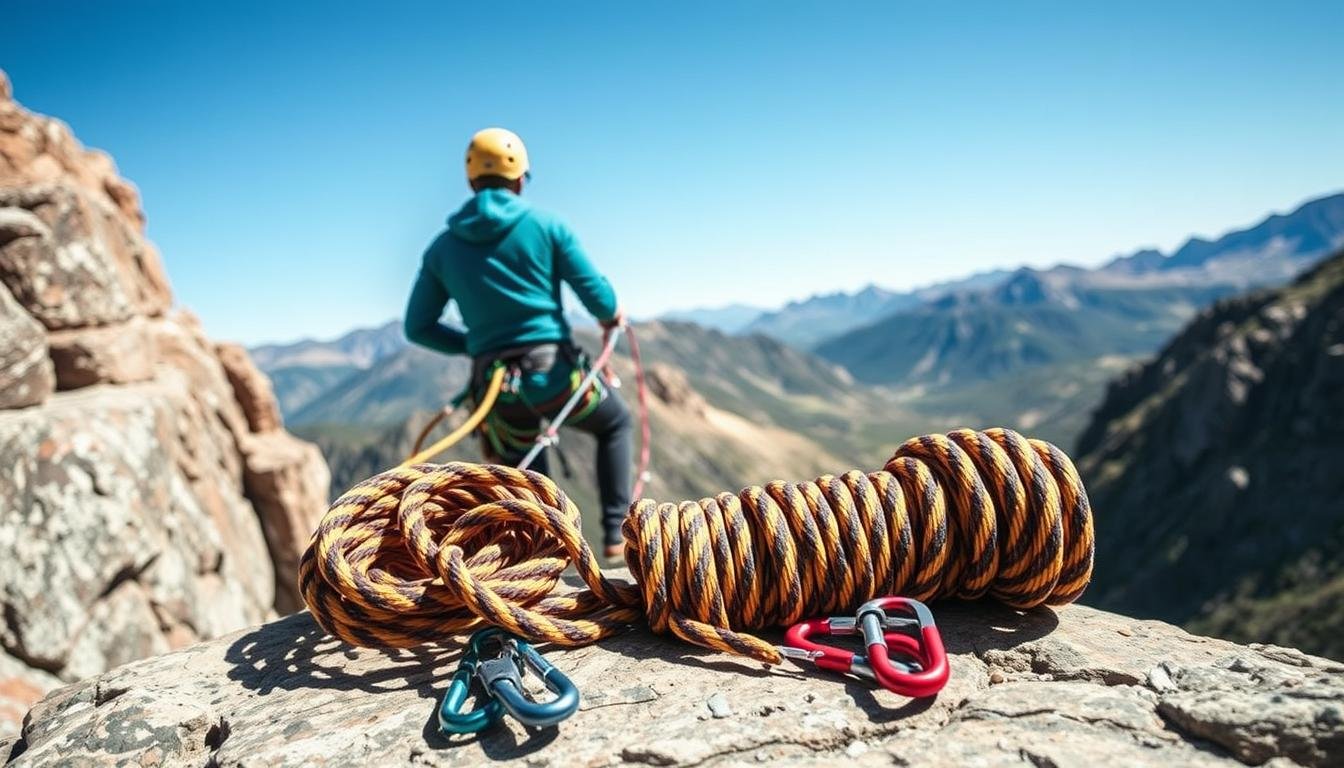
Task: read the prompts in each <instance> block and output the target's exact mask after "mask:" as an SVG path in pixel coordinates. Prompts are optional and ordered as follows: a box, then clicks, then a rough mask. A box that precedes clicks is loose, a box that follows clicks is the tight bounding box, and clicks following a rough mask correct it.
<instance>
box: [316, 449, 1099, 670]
mask: <svg viewBox="0 0 1344 768" xmlns="http://www.w3.org/2000/svg"><path fill="white" fill-rule="evenodd" d="M623 533H624V537H625V560H626V563H627V565H628V566H629V567H630V571H631V573H632V574H633V576H634V579H635V584H625V583H617V582H613V581H611V580H609V579H607V578H606V577H605V576H603V574H602V571H601V569H600V567H599V566H598V562H597V558H596V557H595V556H594V554H593V552H592V550H591V549H589V547H588V545H587V543H585V542H584V540H583V536H582V535H581V533H580V514H579V510H578V508H577V507H575V505H574V504H573V502H571V501H570V500H569V498H568V497H567V496H566V495H565V494H564V492H563V491H561V490H560V489H559V488H557V487H556V485H555V484H554V483H552V482H551V481H550V480H548V479H547V478H546V477H544V476H542V475H540V474H537V473H535V472H527V471H520V470H516V469H512V468H509V467H502V466H494V465H478V464H467V463H452V464H444V465H431V464H418V465H414V466H403V467H398V468H397V469H393V470H390V471H387V472H384V473H382V474H379V475H376V476H374V477H371V478H369V479H368V480H365V481H364V482H362V483H360V484H358V485H356V486H355V487H354V488H352V489H350V490H349V491H348V492H347V493H346V494H345V495H343V496H341V498H340V499H338V500H337V501H336V503H335V504H333V505H332V507H331V509H330V510H329V511H328V512H327V514H326V516H325V517H324V518H323V520H322V522H321V524H320V525H319V527H318V530H317V532H316V533H315V534H314V536H313V540H312V542H311V543H310V545H309V547H308V550H307V552H305V553H304V557H303V559H302V561H301V563H300V567H299V587H300V590H301V591H302V594H303V596H304V600H305V602H306V603H307V604H308V607H309V609H310V610H311V611H312V613H313V615H314V617H315V618H316V619H317V621H318V622H319V623H320V624H321V625H322V627H323V628H324V629H325V630H327V631H328V632H330V633H331V634H333V635H335V636H337V637H339V638H341V639H342V640H345V641H347V642H350V643H353V644H356V645H366V646H391V647H406V646H412V645H419V644H421V643H432V642H443V641H445V640H446V639H447V638H449V637H450V636H452V635H456V634H460V633H463V632H466V631H468V630H470V629H472V628H473V627H476V626H478V625H480V624H482V623H487V624H493V625H496V626H500V627H503V628H505V629H507V630H508V631H510V632H513V633H515V634H518V635H520V636H522V637H524V638H525V639H527V640H530V641H534V642H552V643H556V644H559V645H567V646H574V645H585V644H588V643H592V642H594V641H597V640H600V639H602V638H604V637H607V636H610V635H611V634H613V633H615V632H617V631H619V630H620V629H622V628H623V627H624V626H626V625H628V624H631V623H634V622H637V621H640V620H641V619H643V620H645V621H647V622H648V624H649V626H650V627H651V628H652V629H653V630H654V631H655V632H660V633H661V632H669V631H670V632H671V633H672V634H674V635H676V636H677V637H679V638H681V639H683V640H686V641H688V642H691V643H695V644H697V645H701V646H704V647H707V648H713V649H716V650H720V651H725V652H731V653H737V654H742V655H745V656H749V657H751V658H754V659H758V660H760V661H763V662H766V663H772V664H773V663H779V661H780V655H779V652H778V651H777V650H776V649H775V647H774V646H772V645H771V644H769V643H766V642H765V641H763V640H760V639H759V638H757V637H755V636H753V635H751V634H749V633H750V632H752V631H754V630H759V629H763V628H766V627H771V626H781V625H787V624H792V623H794V622H796V621H798V620H800V619H802V618H805V617H808V616H813V615H823V614H828V613H840V612H848V611H851V610H853V609H854V608H855V607H856V606H858V605H859V604H860V603H861V602H863V601H864V600H867V599H869V598H871V597H874V596H878V595H886V594H901V595H906V596H909V597H914V598H917V599H919V600H931V599H935V598H939V597H958V598H966V599H973V598H978V597H981V596H984V595H990V596H992V597H994V598H996V599H998V600H1001V601H1003V602H1005V603H1007V604H1009V605H1011V606H1014V607H1017V608H1030V607H1033V606H1037V605H1041V604H1045V603H1049V604H1060V603H1067V602H1070V601H1072V600H1074V599H1076V598H1077V597H1078V596H1079V595H1081V594H1082V592H1083V590H1084V588H1085V587H1086V586H1087V583H1088V580H1089V579H1090V578H1091V573H1092V551H1093V534H1092V514H1091V510H1090V508H1089V506H1088V501H1087V495H1086V492H1085V491H1084V489H1083V485H1082V482H1081V481H1080V480H1079V478H1078V473H1077V470H1075V469H1074V466H1073V463H1072V462H1071V461H1070V460H1069V458H1068V457H1067V456H1066V455H1065V454H1064V453H1063V452H1062V451H1060V450H1059V449H1058V448H1056V447H1054V446H1053V445H1051V444H1049V443H1046V442H1043V441H1040V440H1028V439H1027V438H1025V437H1023V436H1021V435H1019V434H1018V433H1016V432H1013V431H1010V430H1006V429H990V430H986V431H984V432H975V431H971V430H957V431H954V432H950V433H948V434H946V435H926V436H923V437H916V438H913V439H911V440H909V441H907V442H906V443H905V444H903V445H902V446H901V447H900V448H899V449H898V450H897V451H896V453H895V455H894V456H893V457H892V458H891V460H890V461H888V462H887V464H886V466H885V467H884V468H883V469H882V470H880V471H877V472H872V473H867V474H865V473H863V472H859V471H851V472H847V473H845V474H843V475H840V476H823V477H820V478H817V479H816V480H815V481H812V482H802V483H784V482H776V483H770V484H768V485H766V486H752V487H749V488H745V489H743V490H742V491H740V492H739V493H737V494H735V495H734V494H729V493H721V494H719V495H717V496H716V497H714V498H712V499H701V500H700V501H698V502H692V501H686V502H682V503H680V504H667V503H664V504H660V503H657V502H654V501H650V500H647V499H644V500H640V501H637V502H635V503H634V504H632V505H631V507H630V512H629V515H628V516H627V518H626V521H625V524H624V528H623ZM571 563H572V564H573V565H574V566H575V568H576V569H577V571H578V574H579V576H580V577H581V578H582V580H583V582H584V583H585V584H586V585H587V589H586V590H580V591H578V592H570V593H567V594H554V590H555V587H556V584H557V582H558V580H559V578H560V574H561V573H562V572H563V571H564V569H565V568H566V566H568V565H569V564H571Z"/></svg>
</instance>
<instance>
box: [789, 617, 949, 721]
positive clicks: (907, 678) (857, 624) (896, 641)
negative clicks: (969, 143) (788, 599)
mask: <svg viewBox="0 0 1344 768" xmlns="http://www.w3.org/2000/svg"><path fill="white" fill-rule="evenodd" d="M891 610H901V611H902V612H908V613H909V614H910V615H909V616H889V615H888V614H887V612H888V611H891ZM907 630H909V631H911V632H912V633H913V634H905V632H906V631H907ZM812 635H832V636H837V635H862V636H863V641H864V645H865V646H866V648H867V649H868V653H867V655H862V654H857V653H854V652H852V651H847V650H844V649H842V648H835V647H833V646H829V645H822V644H820V643H816V642H813V641H812V640H811V639H810V637H811V636H812ZM784 637H785V641H786V642H787V643H788V645H784V646H781V647H780V648H779V651H780V653H781V654H783V655H784V656H785V657H786V658H790V659H799V660H807V661H811V662H812V663H814V664H816V665H817V667H818V668H820V669H827V670H831V671H833V672H840V673H847V674H853V675H857V676H859V677H865V678H867V679H869V680H873V681H875V682H877V683H878V684H879V685H881V686H882V687H883V688H886V689H887V690H889V691H892V692H893V693H899V694H901V695H902V696H910V697H912V698H923V697H926V696H933V695H935V694H937V693H938V692H939V691H941V690H942V689H943V686H945V685H947V678H948V674H949V672H948V666H947V654H946V652H945V651H944V649H943V640H942V637H941V636H940V635H939V634H938V627H937V626H936V625H935V624H934V622H933V614H932V613H931V612H930V611H929V609H928V607H927V606H926V605H924V604H923V603H921V602H920V601H918V600H911V599H909V598H905V597H879V598H876V599H874V600H869V601H868V602H866V603H864V604H863V605H861V606H859V610H858V612H857V613H856V614H855V615H854V616H839V617H831V618H822V619H810V620H808V621H801V622H799V623H797V624H794V625H793V626H792V627H789V631H788V632H787V633H785V635H784ZM893 648H894V649H895V650H896V652H897V654H898V658H892V656H891V650H892V649H893Z"/></svg>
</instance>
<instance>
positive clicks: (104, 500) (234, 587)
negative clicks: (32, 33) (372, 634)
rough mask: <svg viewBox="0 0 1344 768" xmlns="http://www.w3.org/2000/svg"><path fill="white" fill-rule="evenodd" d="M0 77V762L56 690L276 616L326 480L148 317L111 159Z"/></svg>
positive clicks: (152, 310) (241, 360) (143, 252)
mask: <svg viewBox="0 0 1344 768" xmlns="http://www.w3.org/2000/svg"><path fill="white" fill-rule="evenodd" d="M0 81H3V84H4V85H3V88H0V91H3V93H0V464H3V466H4V467H5V471H4V472H0V500H3V504H0V552H3V553H4V554H3V555H2V556H0V616H3V621H0V750H3V740H4V739H6V738H9V737H10V734H12V733H14V732H15V731H16V730H17V726H18V722H17V718H18V717H20V716H21V712H22V710H23V709H25V708H26V707H27V706H28V704H29V703H31V701H32V699H34V698H36V697H37V696H39V695H41V694H44V693H46V692H47V691H49V690H51V689H52V688H53V687H55V686H56V685H57V684H59V682H60V681H66V682H69V681H74V680H77V679H79V678H83V677H87V676H90V675H95V674H98V673H100V672H102V671H104V670H106V669H109V668H111V667H115V666H117V665H120V664H123V663H125V662H127V661H131V660H133V659H138V658H141V657H144V656H150V655H155V654H160V653H163V652H166V651H170V650H173V649H177V648H182V647H185V646H188V645H191V644H192V643H195V642H197V641H199V640H202V639H205V638H211V637H218V636H219V635H221V634H224V633H226V632H230V631H233V630H236V629H238V628H239V627H244V626H247V625H249V624H254V623H257V622H260V621H263V620H265V619H267V618H270V617H272V616H274V615H275V610H276V608H277V606H280V607H281V608H282V609H283V610H289V609H291V608H293V607H296V606H297V602H298V601H297V596H296V595H295V594H294V587H293V586H292V585H293V584H294V579H295V563H296V561H297V554H298V552H299V549H300V548H301V547H302V546H303V545H304V543H306V540H307V536H308V532H309V531H311V530H312V528H313V526H314V525H315V523H316V519H317V517H318V516H319V515H320V514H321V513H322V511H323V509H324V508H325V506H326V491H327V471H326V465H325V463H324V462H323V460H322V457H321V455H320V454H318V452H317V450H316V449H315V448H313V447H312V446H309V445H307V444H306V443H301V442H299V441H298V440H296V439H295V438H293V437H291V436H290V435H288V434H287V433H285V432H284V431H283V430H282V428H281V425H280V422H279V417H278V411H277V408H276V405H275V402H274V398H273V397H272V396H271V393H270V388H269V385H268V384H267V383H266V381H265V379H264V378H263V377H260V376H259V375H258V374H256V373H255V369H253V368H252V366H251V363H250V362H249V361H248V360H247V357H246V354H245V353H242V352H241V350H236V349H235V350H226V351H225V352H224V353H223V354H222V355H221V354H217V352H216V348H215V345H214V344H213V343H212V342H211V341H210V340H209V339H208V338H206V336H205V334H204V332H202V330H201V328H200V325H199V323H197V322H196V320H195V318H194V317H192V316H191V315H190V313H187V312H185V311H176V312H170V311H169V309H170V305H171V303H172V296H171V291H170V290H169V287H168V282H167V279H166V278H165V276H164V274H163V268H162V265H161V263H160V261H159V257H158V254H157V253H156V252H155V250H154V248H153V246H151V245H150V244H149V243H148V242H147V241H146V240H145V239H144V237H143V234H142V231H143V214H142V213H141V212H140V203H139V197H138V195H136V193H135V188H134V187H133V186H131V185H130V184H129V183H127V182H125V181H124V180H122V179H120V178H119V177H118V176H117V173H116V167H115V166H114V165H113V163H112V160H111V158H110V157H108V156H107V155H106V154H103V153H101V152H94V151H88V150H85V149H84V148H83V147H81V146H80V145H79V143H78V142H77V141H75V140H74V138H73V137H72V136H71V135H70V132H69V129H68V128H66V126H65V125H64V124H63V123H61V122H60V121H57V120H51V119H49V118H45V117H42V116H40V115H34V114H31V113H29V112H26V111H25V110H23V109H22V108H20V107H19V106H18V105H17V104H15V103H14V102H13V101H12V100H11V99H10V98H9V96H8V81H6V80H3V77H0ZM221 358H224V359H225V360H227V362H228V369H227V370H226V368H225V365H224V362H222V360H221ZM54 386H58V387H59V389H60V390H63V391H57V392H54V393H53V387H54ZM20 406H27V407H22V408H20ZM5 409H8V410H5ZM268 534H269V535H271V536H273V537H274V538H275V542H274V544H273V545H272V542H269V541H268V540H267V535H268ZM272 549H274V552H275V553H276V554H275V555H273V554H272ZM278 587H279V590H280V593H281V596H280V597H279V598H277V588H278ZM4 753H5V752H3V751H0V754H4Z"/></svg>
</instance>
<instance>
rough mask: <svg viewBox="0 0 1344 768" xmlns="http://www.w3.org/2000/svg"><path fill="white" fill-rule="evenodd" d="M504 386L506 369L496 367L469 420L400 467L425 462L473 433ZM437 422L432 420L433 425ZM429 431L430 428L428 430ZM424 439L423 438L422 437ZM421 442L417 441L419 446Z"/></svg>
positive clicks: (493, 404)
mask: <svg viewBox="0 0 1344 768" xmlns="http://www.w3.org/2000/svg"><path fill="white" fill-rule="evenodd" d="M503 387H504V369H503V368H502V367H501V368H496V369H495V373H494V375H493V376H491V377H490V386H489V387H487V388H486V390H485V397H484V398H482V399H481V404H480V405H478V406H476V410H474V411H472V412H471V415H470V416H468V417H467V420H466V421H464V422H462V424H461V426H459V427H458V428H457V429H455V430H453V431H452V432H450V433H449V434H447V435H446V436H444V437H443V439H441V440H439V441H438V442H436V443H434V444H433V445H431V446H429V447H428V448H426V449H425V450H423V451H420V452H419V453H417V454H415V455H414V456H411V457H410V458H408V459H406V460H405V461H403V462H402V463H401V464H400V465H398V467H406V466H410V465H412V464H423V463H424V462H426V461H429V460H430V459H432V458H434V457H435V456H438V455H439V454H440V453H443V452H444V451H446V450H448V449H449V448H451V447H453V446H454V445H456V444H457V443H458V442H459V441H460V440H461V439H462V438H464V437H466V436H467V435H469V434H471V432H472V430H474V429H476V427H478V426H480V423H481V422H482V421H483V420H484V419H485V417H486V416H487V415H488V414H489V413H490V409H491V408H494V407H495V400H496V399H497V398H498V397H499V390H500V389H502V388H503ZM434 423H435V422H431V427H432V426H433V424H434ZM426 431H428V430H426ZM422 439H423V438H422ZM418 445H419V442H418V441H417V446H418Z"/></svg>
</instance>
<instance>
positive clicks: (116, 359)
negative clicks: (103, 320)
mask: <svg viewBox="0 0 1344 768" xmlns="http://www.w3.org/2000/svg"><path fill="white" fill-rule="evenodd" d="M47 345H48V346H49V347H50V354H51V362H52V364H53V365H54V366H55V368H56V388H57V389H79V388H80V387H87V386H91V385H93V384H99V383H108V384H133V383H135V382H139V381H148V380H149V379H150V378H152V377H153V376H154V347H153V345H152V344H151V343H150V337H149V333H148V331H147V329H146V323H145V321H144V319H143V318H139V317H134V318H131V319H130V320H129V321H127V322H124V323H118V324H116V325H106V326H101V327H90V328H72V329H69V330H64V331H52V332H51V333H50V334H49V335H48V336H47Z"/></svg>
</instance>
